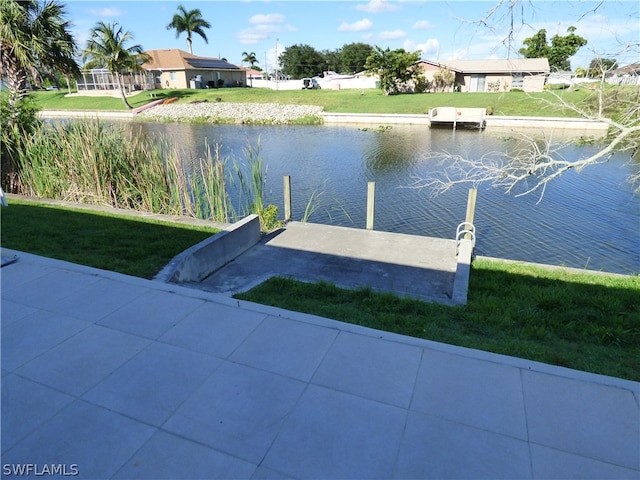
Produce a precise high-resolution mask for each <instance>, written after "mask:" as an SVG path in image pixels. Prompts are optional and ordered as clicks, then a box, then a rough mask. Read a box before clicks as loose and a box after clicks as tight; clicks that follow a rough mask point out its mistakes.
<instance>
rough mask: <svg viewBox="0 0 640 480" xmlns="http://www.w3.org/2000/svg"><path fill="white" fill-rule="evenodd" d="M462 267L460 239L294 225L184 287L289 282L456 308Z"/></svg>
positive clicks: (230, 289) (234, 289)
mask: <svg viewBox="0 0 640 480" xmlns="http://www.w3.org/2000/svg"><path fill="white" fill-rule="evenodd" d="M456 267H457V260H456V242H455V240H447V239H439V238H431V237H421V236H416V235H404V234H395V233H388V232H379V231H369V230H358V229H351V228H345V227H333V226H327V225H317V224H309V223H297V222H292V223H290V224H288V225H287V227H286V228H284V229H281V230H278V231H276V232H273V233H271V234H269V235H265V236H263V237H262V239H261V240H260V241H259V242H258V243H257V244H255V245H254V246H253V247H251V248H250V249H248V250H247V251H245V252H244V253H243V254H241V255H239V256H238V257H236V258H235V259H234V260H232V261H230V262H229V263H227V264H226V265H224V266H223V267H222V268H220V269H218V270H216V271H215V272H214V273H213V274H211V275H210V276H208V277H207V278H206V279H204V280H203V281H201V282H191V283H186V284H184V285H185V286H190V287H193V288H199V289H202V290H206V291H211V292H216V293H223V294H227V295H233V294H235V293H239V292H245V291H247V290H250V289H251V288H253V287H255V286H257V285H259V284H260V283H262V282H264V281H266V280H267V279H269V278H271V277H285V278H292V279H295V280H299V281H303V282H310V283H315V282H318V281H326V282H329V283H332V284H334V285H336V286H338V287H341V288H348V289H355V288H362V287H369V288H371V289H373V290H375V291H379V292H391V293H394V294H396V295H399V296H406V297H411V298H416V299H419V300H425V301H432V302H439V303H446V304H451V303H452V295H453V285H454V279H455V273H456Z"/></svg>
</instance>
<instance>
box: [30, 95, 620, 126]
mask: <svg viewBox="0 0 640 480" xmlns="http://www.w3.org/2000/svg"><path fill="white" fill-rule="evenodd" d="M185 105H186V107H187V108H185ZM165 109H166V110H165ZM162 110H165V111H164V112H162V113H161V111H162ZM160 113H161V114H160ZM39 116H40V117H42V118H100V119H128V120H132V119H135V118H138V117H139V118H141V119H145V120H146V121H149V120H151V121H153V120H158V121H166V120H171V121H175V122H180V121H185V120H186V121H188V120H189V119H194V118H206V117H210V118H224V119H234V120H236V121H237V122H238V123H243V122H246V121H249V120H256V121H257V122H259V123H264V121H265V119H267V120H269V119H270V120H272V123H273V124H274V125H277V124H283V123H287V122H288V121H290V120H296V119H298V118H302V117H304V116H318V117H320V118H321V119H322V121H323V123H324V124H368V125H371V124H374V125H400V124H403V125H427V126H428V125H430V122H429V116H428V115H426V114H395V113H385V114H372V113H328V112H323V111H322V110H321V109H320V108H319V107H317V106H313V105H276V104H262V103H249V104H247V103H229V102H224V103H198V104H194V105H191V104H175V105H162V106H157V107H152V108H149V109H147V110H145V111H143V112H140V113H136V112H134V111H130V110H118V111H114V110H97V111H89V110H41V111H40V112H39ZM485 119H486V127H487V128H518V129H520V128H536V129H540V128H545V129H566V130H575V131H576V132H577V131H584V132H585V133H588V134H604V133H606V131H607V129H608V128H609V124H608V123H607V122H604V121H597V120H588V119H580V118H566V117H524V116H517V117H516V116H511V117H510V116H500V115H487V116H486V117H485Z"/></svg>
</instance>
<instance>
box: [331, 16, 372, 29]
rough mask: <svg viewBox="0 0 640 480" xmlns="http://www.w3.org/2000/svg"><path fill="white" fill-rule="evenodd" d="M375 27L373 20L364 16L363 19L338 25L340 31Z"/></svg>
mask: <svg viewBox="0 0 640 480" xmlns="http://www.w3.org/2000/svg"><path fill="white" fill-rule="evenodd" d="M371 27H373V22H371V20H369V19H368V18H363V19H362V20H358V21H357V22H353V23H346V22H343V23H341V24H340V26H339V27H338V31H339V32H362V31H364V30H369V29H370V28H371Z"/></svg>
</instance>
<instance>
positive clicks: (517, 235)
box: [141, 124, 640, 274]
mask: <svg viewBox="0 0 640 480" xmlns="http://www.w3.org/2000/svg"><path fill="white" fill-rule="evenodd" d="M141 128H142V129H143V130H144V131H147V132H148V133H151V134H154V135H155V134H161V135H166V136H168V137H169V138H170V139H171V140H172V141H173V142H174V143H175V144H177V145H179V146H181V147H182V148H184V149H185V151H186V152H189V153H188V154H187V155H189V156H192V157H194V158H195V157H197V156H202V155H203V154H204V151H205V148H206V147H205V146H206V145H207V144H208V145H215V144H218V145H219V146H220V149H221V152H222V154H223V155H225V156H228V157H230V158H234V159H236V160H238V161H241V160H242V159H243V158H244V154H243V149H245V148H246V147H247V143H249V144H251V145H252V146H253V147H254V148H255V147H256V146H257V145H258V143H259V144H260V148H261V152H262V157H263V159H264V165H265V168H266V172H267V175H266V192H267V193H266V201H267V202H268V203H273V204H275V205H277V206H278V208H279V210H280V216H281V217H282V215H283V176H285V175H289V176H290V177H291V183H292V199H293V212H292V213H293V219H294V220H302V219H303V217H304V216H305V210H307V208H308V207H310V208H311V210H312V213H311V215H310V216H309V217H308V219H307V220H308V221H310V222H314V223H321V224H330V225H341V226H348V227H353V228H365V226H366V201H367V183H368V182H375V183H376V187H375V188H376V190H375V191H376V197H375V198H376V203H375V220H374V228H375V229H376V230H383V231H388V232H396V233H408V234H415V235H425V236H434V237H442V238H454V237H455V232H456V227H457V225H458V224H459V223H460V222H462V221H463V220H464V217H465V211H466V204H467V195H468V190H469V188H470V186H469V185H458V186H455V187H453V188H451V189H450V190H449V191H447V192H445V193H442V194H440V195H436V196H434V191H433V189H430V188H428V187H423V188H418V187H417V186H416V185H417V184H419V183H420V182H421V181H422V180H424V179H428V178H432V177H433V176H436V175H439V174H441V173H442V171H443V167H442V164H441V161H440V160H438V159H437V158H435V159H434V158H433V155H432V153H433V152H448V153H450V154H457V155H462V156H464V157H465V158H472V159H480V158H482V157H483V155H485V154H487V153H489V152H504V151H507V150H510V149H513V148H514V147H515V141H516V140H514V139H513V138H511V139H510V138H509V137H508V135H507V133H506V132H495V131H492V130H490V129H487V130H485V131H477V130H456V131H453V130H447V129H429V128H428V127H426V126H393V127H391V128H388V129H377V128H375V127H373V128H362V127H356V126H328V125H323V126H237V125H185V124H141ZM547 135H549V133H548V132H547ZM556 137H557V138H558V139H559V140H560V139H561V138H562V137H563V135H561V134H560V132H556ZM559 140H558V141H559ZM596 148H597V146H594V145H582V146H570V147H567V148H565V149H564V150H563V152H562V154H563V156H564V157H565V158H566V159H568V160H571V159H575V158H578V156H584V155H587V154H589V152H593V151H595V150H596ZM629 162H630V159H629V155H628V154H626V155H623V154H616V155H614V156H612V157H611V159H610V160H609V161H608V162H607V163H605V164H602V165H597V166H592V167H588V168H585V169H583V170H582V171H581V172H577V171H568V172H567V173H565V174H563V175H562V176H561V177H559V178H558V179H557V180H554V181H552V182H551V183H549V185H548V187H547V188H546V191H545V193H544V196H543V197H542V199H541V198H540V194H538V193H533V194H530V195H526V196H520V197H518V196H516V195H515V194H507V193H505V191H504V190H503V189H499V188H494V187H491V186H489V185H480V186H479V187H478V199H477V205H476V215H475V222H474V223H475V226H476V230H477V244H476V253H477V254H479V255H486V256H493V257H501V258H508V259H513V260H522V261H528V262H538V263H546V264H551V265H565V266H569V267H577V268H588V269H593V270H603V271H608V272H617V273H626V274H629V273H638V272H640V197H639V196H638V195H634V191H633V186H632V185H630V184H629V182H628V181H627V180H628V177H629V176H630V175H631V173H632V166H631V165H630V163H629Z"/></svg>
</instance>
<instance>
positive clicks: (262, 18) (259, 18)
mask: <svg viewBox="0 0 640 480" xmlns="http://www.w3.org/2000/svg"><path fill="white" fill-rule="evenodd" d="M284 21H285V16H284V15H282V14H280V13H268V14H266V15H265V14H258V15H254V16H253V17H251V18H250V19H249V23H252V24H263V23H284Z"/></svg>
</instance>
